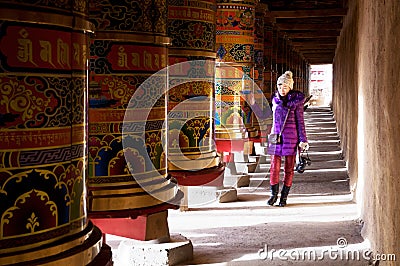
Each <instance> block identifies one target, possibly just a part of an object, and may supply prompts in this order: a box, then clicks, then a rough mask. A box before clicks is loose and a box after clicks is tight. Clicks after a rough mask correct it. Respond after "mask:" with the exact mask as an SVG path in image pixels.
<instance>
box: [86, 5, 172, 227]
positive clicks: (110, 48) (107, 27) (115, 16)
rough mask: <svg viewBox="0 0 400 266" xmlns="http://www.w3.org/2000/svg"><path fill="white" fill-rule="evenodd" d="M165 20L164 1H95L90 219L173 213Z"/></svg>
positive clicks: (91, 9)
mask: <svg viewBox="0 0 400 266" xmlns="http://www.w3.org/2000/svg"><path fill="white" fill-rule="evenodd" d="M166 15H167V3H166V1H163V0H155V1H125V2H118V5H116V2H114V1H91V5H90V21H91V22H93V24H94V25H95V31H96V37H95V39H94V40H93V41H92V43H91V46H90V87H89V103H90V105H89V160H90V161H89V211H90V213H89V215H90V217H93V218H105V217H110V218H113V217H122V218H123V217H130V218H135V217H137V216H138V215H142V214H146V213H147V214H149V213H150V214H151V213H154V212H159V211H160V210H165V209H167V208H171V206H169V205H168V204H169V203H171V201H174V200H175V199H176V197H177V195H178V194H177V189H176V186H174V185H173V184H172V183H171V182H170V181H169V180H168V178H167V158H166V150H165V145H166V130H165V128H164V127H163V124H164V121H165V120H166V118H167V117H166V90H167V86H168V84H167V72H166V71H165V70H163V69H164V68H165V67H167V59H168V50H167V45H168V44H169V41H170V40H169V38H168V37H167V25H166V22H167V21H166ZM160 206H161V207H160ZM162 206H164V207H162ZM132 227H134V226H131V228H130V229H132ZM108 229H110V227H109V228H107V230H108ZM111 229H115V224H114V225H111ZM128 229H129V228H128Z"/></svg>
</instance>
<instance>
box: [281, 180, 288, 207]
mask: <svg viewBox="0 0 400 266" xmlns="http://www.w3.org/2000/svg"><path fill="white" fill-rule="evenodd" d="M289 190H290V187H288V186H285V185H284V186H283V188H282V191H281V199H280V200H279V207H285V206H286V200H287V197H288V195H289Z"/></svg>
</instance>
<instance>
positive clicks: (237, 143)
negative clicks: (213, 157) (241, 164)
mask: <svg viewBox="0 0 400 266" xmlns="http://www.w3.org/2000/svg"><path fill="white" fill-rule="evenodd" d="M247 141H248V140H247V139H216V140H215V145H216V146H217V151H218V152H219V153H221V154H222V153H223V152H233V151H243V149H244V143H245V142H247Z"/></svg>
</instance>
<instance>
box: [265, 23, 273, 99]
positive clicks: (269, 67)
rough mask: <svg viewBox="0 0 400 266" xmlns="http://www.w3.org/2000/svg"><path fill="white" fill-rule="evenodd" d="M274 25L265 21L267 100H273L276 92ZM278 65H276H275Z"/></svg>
mask: <svg viewBox="0 0 400 266" xmlns="http://www.w3.org/2000/svg"><path fill="white" fill-rule="evenodd" d="M273 41H274V39H273V24H272V22H271V21H270V19H266V20H265V21H264V62H265V69H264V95H265V97H266V98H267V99H271V96H272V93H273V92H274V91H275V88H274V87H273V86H274V84H273V82H272V78H273V72H274V66H275V65H274V63H273V59H272V56H273V54H274V52H273V48H274V44H273ZM275 64H276V63H275Z"/></svg>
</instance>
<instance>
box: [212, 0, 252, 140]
mask: <svg viewBox="0 0 400 266" xmlns="http://www.w3.org/2000/svg"><path fill="white" fill-rule="evenodd" d="M257 3H258V1H257V0H250V1H241V2H238V1H221V0H219V1H217V36H216V42H217V44H216V49H217V67H216V108H217V126H216V137H217V138H219V139H241V138H247V137H254V136H256V135H257V134H258V132H257V131H256V130H255V128H254V127H253V126H252V121H251V118H252V111H251V108H249V106H248V104H247V103H246V101H245V100H244V99H243V98H242V97H241V94H242V93H248V92H250V91H253V86H254V82H253V79H254V27H255V26H254V24H255V7H256V4H257ZM246 128H247V130H246Z"/></svg>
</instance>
